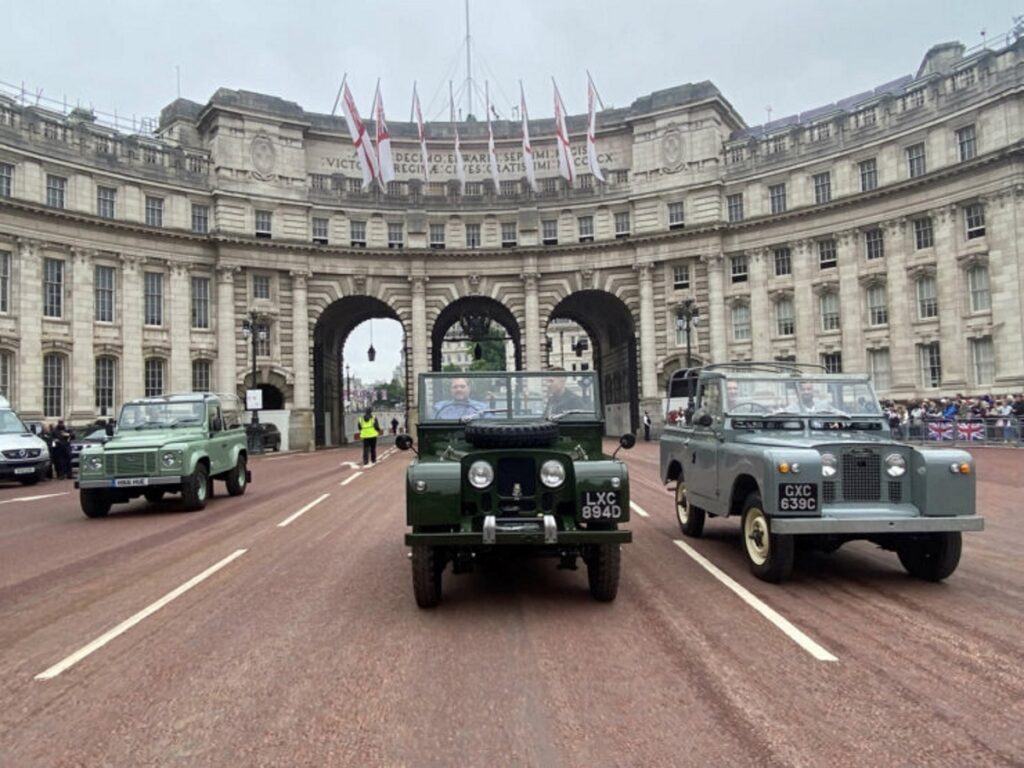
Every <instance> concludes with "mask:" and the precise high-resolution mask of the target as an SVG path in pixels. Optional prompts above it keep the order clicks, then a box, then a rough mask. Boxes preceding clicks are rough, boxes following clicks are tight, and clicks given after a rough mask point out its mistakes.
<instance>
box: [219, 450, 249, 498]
mask: <svg viewBox="0 0 1024 768" xmlns="http://www.w3.org/2000/svg"><path fill="white" fill-rule="evenodd" d="M245 473H246V469H245V456H242V455H241V454H239V456H238V461H237V462H236V463H235V468H234V469H232V470H231V471H230V472H228V475H227V477H225V478H224V484H225V485H226V486H227V487H228V495H229V496H241V495H242V494H243V493H245V489H246V488H247V487H248V485H249V480H248V477H247V476H246V474H245Z"/></svg>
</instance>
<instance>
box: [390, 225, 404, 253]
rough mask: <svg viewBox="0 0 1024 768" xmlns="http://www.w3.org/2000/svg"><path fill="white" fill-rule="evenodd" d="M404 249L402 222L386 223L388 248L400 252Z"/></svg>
mask: <svg viewBox="0 0 1024 768" xmlns="http://www.w3.org/2000/svg"><path fill="white" fill-rule="evenodd" d="M404 247H405V228H404V227H403V226H402V222H400V221H399V222H394V221H389V222H388V248H391V249H392V250H401V249H402V248H404Z"/></svg>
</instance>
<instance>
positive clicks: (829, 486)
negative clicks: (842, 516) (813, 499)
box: [821, 480, 836, 504]
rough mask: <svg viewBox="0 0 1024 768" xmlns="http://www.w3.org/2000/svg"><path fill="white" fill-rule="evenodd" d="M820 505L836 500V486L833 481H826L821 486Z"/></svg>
mask: <svg viewBox="0 0 1024 768" xmlns="http://www.w3.org/2000/svg"><path fill="white" fill-rule="evenodd" d="M821 485H822V490H821V503H822V504H831V503H833V502H834V501H835V500H836V484H835V481H834V480H826V481H825V482H823V483H822V484H821Z"/></svg>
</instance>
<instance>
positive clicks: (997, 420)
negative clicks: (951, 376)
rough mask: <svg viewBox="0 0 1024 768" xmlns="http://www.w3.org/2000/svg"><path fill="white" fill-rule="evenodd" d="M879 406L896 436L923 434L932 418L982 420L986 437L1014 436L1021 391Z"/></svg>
mask: <svg viewBox="0 0 1024 768" xmlns="http://www.w3.org/2000/svg"><path fill="white" fill-rule="evenodd" d="M882 409H883V411H884V412H885V415H886V418H888V419H889V426H890V427H891V428H892V431H893V435H894V436H895V437H910V438H923V437H925V436H926V431H927V424H928V423H929V422H935V421H958V422H971V421H975V422H976V421H984V422H985V424H986V433H987V435H988V436H989V437H995V438H999V437H1002V439H1006V440H1012V439H1017V438H1018V437H1019V435H1020V432H1019V425H1020V423H1021V419H1024V394H1017V395H1004V396H998V395H997V396H993V395H979V396H978V397H966V396H964V395H962V394H958V395H957V396H956V397H952V398H949V397H942V398H938V399H935V400H911V401H909V402H907V403H897V402H894V401H892V400H886V401H883V402H882Z"/></svg>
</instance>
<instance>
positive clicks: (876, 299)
mask: <svg viewBox="0 0 1024 768" xmlns="http://www.w3.org/2000/svg"><path fill="white" fill-rule="evenodd" d="M868 323H869V324H870V325H888V324H889V303H888V299H887V297H886V291H885V286H884V285H872V286H871V287H869V288H868Z"/></svg>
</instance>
